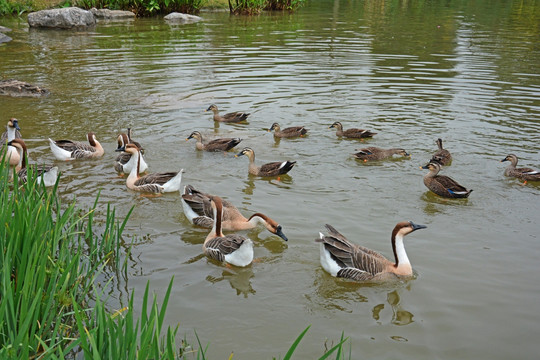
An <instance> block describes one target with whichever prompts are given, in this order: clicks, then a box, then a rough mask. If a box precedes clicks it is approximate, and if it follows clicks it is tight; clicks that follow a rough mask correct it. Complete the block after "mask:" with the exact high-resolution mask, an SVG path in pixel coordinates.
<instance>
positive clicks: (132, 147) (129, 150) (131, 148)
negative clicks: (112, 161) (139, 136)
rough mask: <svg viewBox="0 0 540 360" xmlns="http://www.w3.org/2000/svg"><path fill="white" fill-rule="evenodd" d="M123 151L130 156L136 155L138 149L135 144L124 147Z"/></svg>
mask: <svg viewBox="0 0 540 360" xmlns="http://www.w3.org/2000/svg"><path fill="white" fill-rule="evenodd" d="M124 151H125V152H127V153H129V154H131V155H137V153H138V152H139V148H138V147H137V145H135V144H127V145H126V146H125V147H124Z"/></svg>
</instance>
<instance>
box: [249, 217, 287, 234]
mask: <svg viewBox="0 0 540 360" xmlns="http://www.w3.org/2000/svg"><path fill="white" fill-rule="evenodd" d="M253 218H258V219H260V220H259V221H260V222H262V223H263V225H264V227H265V228H266V230H268V231H270V232H271V233H272V234H276V235H277V236H279V237H280V238H282V239H283V240H285V241H289V239H287V236H285V234H284V233H283V230H282V228H281V225H279V224H278V223H277V222H276V221H275V220H273V219H271V218H269V217H268V216H266V215H264V214H261V213H255V214H253V215H251V217H250V218H249V219H248V221H251V219H253Z"/></svg>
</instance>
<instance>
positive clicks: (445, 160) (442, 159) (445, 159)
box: [430, 138, 452, 166]
mask: <svg viewBox="0 0 540 360" xmlns="http://www.w3.org/2000/svg"><path fill="white" fill-rule="evenodd" d="M436 143H437V146H438V147H439V150H437V152H436V153H435V154H433V156H432V157H431V160H430V162H436V163H439V165H442V166H448V165H450V164H451V163H452V154H450V151H448V150H446V149H444V148H443V143H442V139H441V138H439V139H437V141H436Z"/></svg>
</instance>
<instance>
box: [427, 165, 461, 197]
mask: <svg viewBox="0 0 540 360" xmlns="http://www.w3.org/2000/svg"><path fill="white" fill-rule="evenodd" d="M420 168H421V169H429V173H427V174H426V175H425V176H424V185H426V187H427V188H428V189H429V190H431V191H433V192H434V193H435V194H437V195H439V196H442V197H447V198H466V197H469V195H470V194H471V192H472V190H467V189H466V188H465V187H464V186H461V185H460V184H458V183H457V181H455V180H454V179H452V178H450V177H448V176H445V175H437V174H438V173H439V171H441V165H439V164H438V163H433V162H430V163H429V164H427V165H425V166H422V167H420Z"/></svg>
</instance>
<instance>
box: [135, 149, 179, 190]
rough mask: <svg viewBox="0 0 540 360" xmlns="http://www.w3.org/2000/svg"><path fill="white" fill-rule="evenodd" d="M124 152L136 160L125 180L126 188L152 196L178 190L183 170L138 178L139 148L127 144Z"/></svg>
mask: <svg viewBox="0 0 540 360" xmlns="http://www.w3.org/2000/svg"><path fill="white" fill-rule="evenodd" d="M124 151H125V152H127V153H129V154H131V155H132V156H131V157H132V158H135V159H136V160H137V165H136V166H134V167H133V168H132V169H131V172H130V173H129V175H128V178H127V179H126V186H127V187H128V188H129V189H131V190H135V191H140V192H146V193H154V194H161V193H166V192H174V191H179V190H180V182H181V181H182V172H183V171H184V169H181V170H180V171H178V172H166V173H153V174H148V175H145V176H142V177H141V176H139V173H140V164H141V162H140V159H141V153H140V151H139V148H138V147H137V145H135V144H127V145H126V147H125V150H124Z"/></svg>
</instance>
